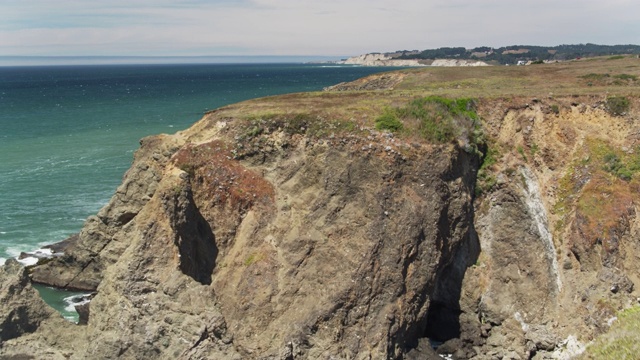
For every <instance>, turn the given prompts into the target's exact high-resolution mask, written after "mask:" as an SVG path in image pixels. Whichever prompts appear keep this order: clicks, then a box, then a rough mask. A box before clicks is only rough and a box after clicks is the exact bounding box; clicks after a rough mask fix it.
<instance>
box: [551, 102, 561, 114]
mask: <svg viewBox="0 0 640 360" xmlns="http://www.w3.org/2000/svg"><path fill="white" fill-rule="evenodd" d="M551 111H552V112H553V113H554V114H556V115H558V114H559V113H560V108H559V107H558V105H555V104H554V105H551Z"/></svg>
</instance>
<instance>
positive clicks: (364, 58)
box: [339, 44, 640, 66]
mask: <svg viewBox="0 0 640 360" xmlns="http://www.w3.org/2000/svg"><path fill="white" fill-rule="evenodd" d="M622 54H640V46H638V45H596V44H577V45H558V46H534V45H510V46H504V47H499V48H494V47H489V46H480V47H476V48H472V49H468V48H464V47H441V48H437V49H427V50H399V51H394V52H387V53H369V54H364V55H358V56H353V57H350V58H348V59H344V60H342V61H340V62H339V63H342V64H351V65H363V66H487V65H527V64H531V63H543V62H556V61H567V60H575V59H581V58H589V57H595V56H617V55H622Z"/></svg>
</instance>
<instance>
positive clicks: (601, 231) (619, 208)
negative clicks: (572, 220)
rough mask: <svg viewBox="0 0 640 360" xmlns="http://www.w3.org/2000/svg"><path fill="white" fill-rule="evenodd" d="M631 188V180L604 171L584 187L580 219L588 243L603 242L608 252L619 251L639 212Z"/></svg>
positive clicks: (579, 212)
mask: <svg viewBox="0 0 640 360" xmlns="http://www.w3.org/2000/svg"><path fill="white" fill-rule="evenodd" d="M630 187H631V186H630V185H629V183H627V182H625V181H622V180H619V179H616V178H614V177H612V176H608V175H607V174H602V173H600V174H597V175H596V176H594V177H593V178H592V179H591V181H590V182H589V183H588V184H587V185H586V186H585V187H584V190H583V192H582V195H581V196H580V198H579V199H578V201H577V204H576V205H577V206H576V221H577V225H578V228H579V230H580V233H581V234H582V236H583V240H584V245H586V246H593V245H594V244H596V243H602V246H603V249H604V250H606V251H607V252H609V253H612V252H615V251H617V249H618V241H619V240H620V238H621V237H622V235H623V233H624V232H625V231H626V229H627V228H628V225H629V218H630V217H632V216H633V215H634V213H635V209H634V197H633V190H632V189H631V188H630Z"/></svg>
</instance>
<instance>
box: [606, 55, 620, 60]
mask: <svg viewBox="0 0 640 360" xmlns="http://www.w3.org/2000/svg"><path fill="white" fill-rule="evenodd" d="M620 59H624V55H614V56H610V57H609V58H607V60H620Z"/></svg>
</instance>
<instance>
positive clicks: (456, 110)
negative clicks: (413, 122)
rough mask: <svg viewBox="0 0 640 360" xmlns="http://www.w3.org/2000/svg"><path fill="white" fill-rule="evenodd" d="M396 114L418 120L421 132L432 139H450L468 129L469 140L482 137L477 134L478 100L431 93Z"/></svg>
mask: <svg viewBox="0 0 640 360" xmlns="http://www.w3.org/2000/svg"><path fill="white" fill-rule="evenodd" d="M397 113H398V115H399V116H400V117H401V118H413V119H417V120H418V121H419V125H418V131H419V133H420V135H422V137H424V138H425V139H427V140H430V141H437V142H447V141H451V140H453V139H455V138H456V136H458V135H461V132H466V134H467V136H468V137H469V139H467V140H469V141H471V142H472V143H473V142H474V141H475V139H476V138H478V139H480V138H482V137H481V136H476V135H474V134H475V130H476V128H477V127H479V125H478V124H477V120H478V115H477V114H476V112H475V103H474V101H473V100H471V99H448V98H443V97H439V96H429V97H426V98H419V99H416V100H413V101H411V102H410V103H409V104H408V105H407V106H405V107H404V108H400V109H398V110H397ZM478 135H479V134H478ZM474 145H475V144H474Z"/></svg>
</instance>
